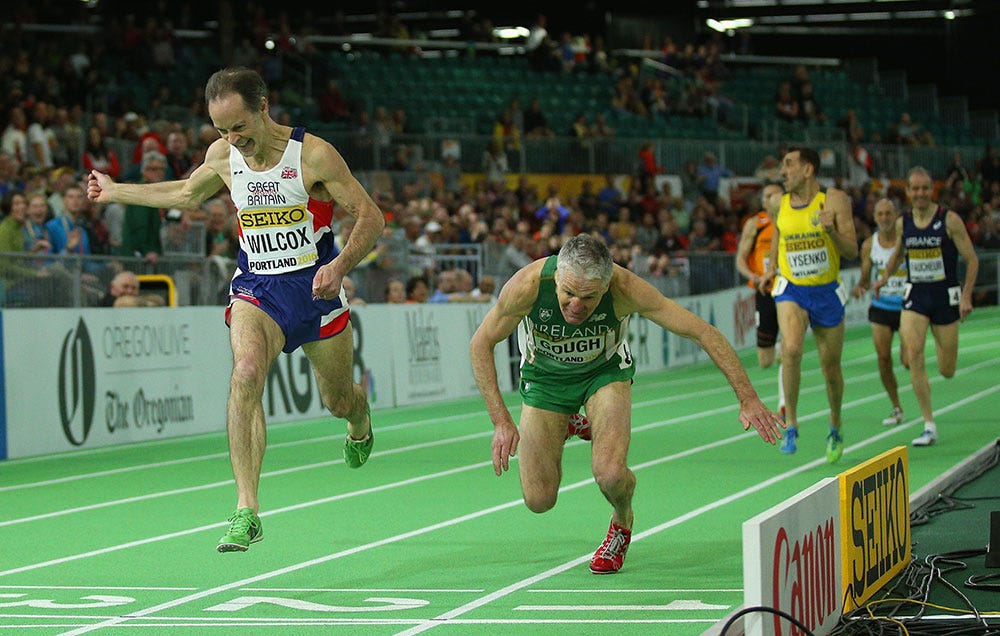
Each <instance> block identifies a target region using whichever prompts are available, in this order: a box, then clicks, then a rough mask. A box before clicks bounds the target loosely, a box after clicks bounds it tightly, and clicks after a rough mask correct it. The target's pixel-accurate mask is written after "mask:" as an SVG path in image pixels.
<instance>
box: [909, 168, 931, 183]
mask: <svg viewBox="0 0 1000 636" xmlns="http://www.w3.org/2000/svg"><path fill="white" fill-rule="evenodd" d="M915 174H922V175H924V176H925V177H927V178H928V179H930V180H931V183H933V182H934V177H932V176H931V171H930V170H928V169H927V168H925V167H923V166H913V167H912V168H910V171H909V172H907V173H906V182H907V183H909V182H910V177H912V176H913V175H915Z"/></svg>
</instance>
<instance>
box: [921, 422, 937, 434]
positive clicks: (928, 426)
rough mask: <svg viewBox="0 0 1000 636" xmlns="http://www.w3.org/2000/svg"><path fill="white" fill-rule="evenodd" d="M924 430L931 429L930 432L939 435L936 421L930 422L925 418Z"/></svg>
mask: <svg viewBox="0 0 1000 636" xmlns="http://www.w3.org/2000/svg"><path fill="white" fill-rule="evenodd" d="M924 430H925V431H930V432H932V433H934V434H935V435H937V425H936V424H934V422H928V421H926V420H925V421H924Z"/></svg>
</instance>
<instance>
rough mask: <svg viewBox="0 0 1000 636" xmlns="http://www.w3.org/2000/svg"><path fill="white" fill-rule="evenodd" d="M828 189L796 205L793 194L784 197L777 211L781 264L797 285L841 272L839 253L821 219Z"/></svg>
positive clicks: (821, 282)
mask: <svg viewBox="0 0 1000 636" xmlns="http://www.w3.org/2000/svg"><path fill="white" fill-rule="evenodd" d="M825 201H826V193H825V192H823V191H822V190H820V191H819V192H817V193H816V196H814V197H813V200H812V201H810V202H809V204H808V205H805V206H802V207H793V206H792V204H791V195H790V194H785V195H783V196H782V197H781V209H780V210H779V211H778V232H779V239H778V267H779V268H780V270H781V275H782V276H784V277H785V278H787V279H788V280H789V281H790V282H792V283H795V284H796V285H806V286H812V285H825V284H826V283H832V282H834V281H835V280H837V277H838V276H839V275H840V253H839V252H838V251H837V248H836V247H835V246H834V245H833V239H832V238H830V234H829V233H828V232H826V231H825V230H824V229H823V226H822V225H820V222H819V209H820V206H821V205H823V203H824V202H825Z"/></svg>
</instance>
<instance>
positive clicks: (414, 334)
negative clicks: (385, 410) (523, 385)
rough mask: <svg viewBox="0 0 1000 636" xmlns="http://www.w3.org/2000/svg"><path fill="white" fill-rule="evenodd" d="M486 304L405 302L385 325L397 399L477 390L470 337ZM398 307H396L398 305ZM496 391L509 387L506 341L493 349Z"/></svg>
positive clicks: (466, 393) (425, 398) (457, 394)
mask: <svg viewBox="0 0 1000 636" xmlns="http://www.w3.org/2000/svg"><path fill="white" fill-rule="evenodd" d="M490 306H491V305H489V304H486V303H455V304H444V303H434V304H430V303H422V304H412V305H404V306H403V307H402V311H396V312H393V320H392V321H391V322H387V323H386V325H387V326H388V327H389V329H390V333H389V334H388V337H389V339H390V341H389V343H390V344H391V347H392V350H393V352H394V353H395V356H396V357H395V375H394V377H395V390H396V394H395V397H396V404H416V403H420V402H429V401H433V400H442V399H451V398H459V397H468V396H470V395H478V393H479V391H478V389H477V388H476V381H475V379H474V378H473V377H472V363H471V360H470V358H469V342H470V341H471V340H472V335H473V334H474V333H475V331H476V328H477V327H479V324H480V323H481V322H482V320H483V316H485V315H486V312H487V311H488V310H489V308H490ZM398 308H399V307H398V306H397V309H398ZM494 356H495V361H496V368H497V377H498V380H499V381H500V390H501V391H504V392H507V391H510V390H511V385H512V383H511V377H510V376H511V374H510V371H509V369H510V353H509V350H508V347H507V345H506V343H500V344H498V345H497V346H496V348H495V349H494Z"/></svg>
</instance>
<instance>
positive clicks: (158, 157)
mask: <svg viewBox="0 0 1000 636" xmlns="http://www.w3.org/2000/svg"><path fill="white" fill-rule="evenodd" d="M153 161H160V162H162V163H163V167H164V168H166V167H167V157H166V156H165V155H164V154H163V153H162V152H159V151H158V150H147V151H146V152H144V153H143V154H142V163H141V168H140V169H141V170H145V169H146V168H148V167H149V164H150V162H153Z"/></svg>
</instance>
